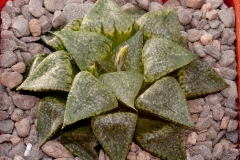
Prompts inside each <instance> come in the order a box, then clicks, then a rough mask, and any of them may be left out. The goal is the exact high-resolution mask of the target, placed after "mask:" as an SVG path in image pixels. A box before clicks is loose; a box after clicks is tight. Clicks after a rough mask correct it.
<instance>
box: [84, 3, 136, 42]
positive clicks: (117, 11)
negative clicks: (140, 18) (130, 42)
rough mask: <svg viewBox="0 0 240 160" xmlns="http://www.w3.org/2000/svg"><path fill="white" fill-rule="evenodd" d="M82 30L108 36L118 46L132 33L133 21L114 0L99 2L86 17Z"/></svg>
mask: <svg viewBox="0 0 240 160" xmlns="http://www.w3.org/2000/svg"><path fill="white" fill-rule="evenodd" d="M81 30H86V31H91V32H96V33H99V34H103V35H106V36H107V37H109V38H110V39H111V40H112V41H113V44H114V46H117V45H119V44H121V43H122V42H124V41H125V40H127V39H128V38H129V37H130V36H131V33H132V21H131V20H130V19H129V18H128V16H127V14H126V13H124V12H123V10H122V9H121V8H120V7H119V6H118V5H117V4H116V2H115V1H114V0H98V1H97V2H96V3H95V5H94V6H93V8H92V9H91V10H90V11H89V13H88V14H87V15H86V16H85V17H84V19H83V21H82V25H81Z"/></svg>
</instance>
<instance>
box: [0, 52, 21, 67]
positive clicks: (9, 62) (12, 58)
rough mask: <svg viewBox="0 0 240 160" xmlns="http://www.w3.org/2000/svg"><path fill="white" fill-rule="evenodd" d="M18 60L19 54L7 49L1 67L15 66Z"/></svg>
mask: <svg viewBox="0 0 240 160" xmlns="http://www.w3.org/2000/svg"><path fill="white" fill-rule="evenodd" d="M17 60H18V59H17V55H16V54H15V53H14V52H11V51H6V52H5V53H4V54H3V55H2V59H1V67H2V68H9V67H11V66H13V65H14V64H16V63H17Z"/></svg>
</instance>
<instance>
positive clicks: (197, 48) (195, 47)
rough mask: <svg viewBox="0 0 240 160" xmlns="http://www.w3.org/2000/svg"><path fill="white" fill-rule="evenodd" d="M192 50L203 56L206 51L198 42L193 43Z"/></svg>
mask: <svg viewBox="0 0 240 160" xmlns="http://www.w3.org/2000/svg"><path fill="white" fill-rule="evenodd" d="M193 50H194V52H195V53H196V54H198V55H199V57H205V56H206V53H205V52H204V46H203V45H202V44H201V43H199V42H194V43H193Z"/></svg>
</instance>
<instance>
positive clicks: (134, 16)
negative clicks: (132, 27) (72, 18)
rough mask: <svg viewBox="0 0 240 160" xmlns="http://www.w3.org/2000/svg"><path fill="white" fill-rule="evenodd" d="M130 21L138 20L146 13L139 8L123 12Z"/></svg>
mask: <svg viewBox="0 0 240 160" xmlns="http://www.w3.org/2000/svg"><path fill="white" fill-rule="evenodd" d="M123 11H124V12H125V13H126V14H127V15H128V16H129V18H130V19H131V20H132V21H136V20H138V19H139V18H140V17H141V16H142V15H144V14H145V13H146V11H144V10H143V9H141V8H139V7H131V8H127V9H125V10H123Z"/></svg>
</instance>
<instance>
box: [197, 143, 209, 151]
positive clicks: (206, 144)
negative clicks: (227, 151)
mask: <svg viewBox="0 0 240 160" xmlns="http://www.w3.org/2000/svg"><path fill="white" fill-rule="evenodd" d="M196 145H197V146H200V145H204V146H205V147H207V148H209V149H210V151H211V152H212V150H213V147H212V141H204V142H197V143H196Z"/></svg>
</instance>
